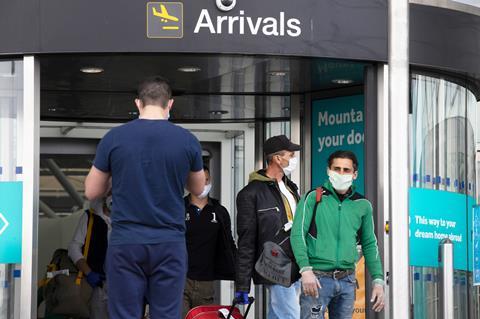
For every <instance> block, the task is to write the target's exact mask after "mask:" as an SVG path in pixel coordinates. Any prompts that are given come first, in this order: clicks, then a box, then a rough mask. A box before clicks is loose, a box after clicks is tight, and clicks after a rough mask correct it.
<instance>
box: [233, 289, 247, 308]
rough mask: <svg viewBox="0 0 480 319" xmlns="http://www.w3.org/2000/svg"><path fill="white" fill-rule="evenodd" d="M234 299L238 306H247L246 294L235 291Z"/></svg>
mask: <svg viewBox="0 0 480 319" xmlns="http://www.w3.org/2000/svg"><path fill="white" fill-rule="evenodd" d="M235 299H236V301H237V303H238V304H240V305H248V292H245V291H237V292H236V293H235Z"/></svg>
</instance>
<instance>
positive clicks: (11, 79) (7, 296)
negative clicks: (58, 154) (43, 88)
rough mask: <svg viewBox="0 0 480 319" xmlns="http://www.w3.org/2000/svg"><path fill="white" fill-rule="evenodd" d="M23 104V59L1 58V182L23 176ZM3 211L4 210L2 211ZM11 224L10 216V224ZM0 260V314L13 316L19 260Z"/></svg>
mask: <svg viewBox="0 0 480 319" xmlns="http://www.w3.org/2000/svg"><path fill="white" fill-rule="evenodd" d="M22 108H23V63H22V61H0V183H10V182H16V181H21V180H22V179H21V174H22V167H21V164H19V163H21V157H22V147H21V146H20V145H21V139H22V120H23V117H22ZM0 210H1V209H0ZM3 214H7V213H5V212H3ZM5 218H10V217H9V216H6V217H5ZM12 224H13V222H12V220H10V226H12ZM20 224H21V222H20ZM4 226H5V224H4V221H3V220H2V219H0V229H4V231H5V232H4V234H6V233H7V231H10V230H11V229H12V228H11V227H10V229H8V228H4ZM20 227H21V225H20ZM20 238H21V236H20ZM4 244H5V242H0V251H3V252H6V251H7V250H10V249H12V248H11V247H7V248H5V247H4V246H2V245H4ZM0 255H1V256H2V258H4V257H5V256H4V255H3V254H0ZM15 255H17V254H15ZM9 258H10V257H8V259H9ZM15 259H18V258H15ZM2 262H4V261H3V260H0V314H2V315H1V316H0V317H5V318H13V313H14V301H15V300H14V296H15V290H19V289H20V281H19V280H15V279H14V271H15V270H17V269H18V270H19V269H20V264H12V263H9V264H5V263H3V264H2Z"/></svg>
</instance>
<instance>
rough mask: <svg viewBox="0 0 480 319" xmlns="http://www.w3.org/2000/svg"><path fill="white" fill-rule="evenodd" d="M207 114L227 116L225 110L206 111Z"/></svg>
mask: <svg viewBox="0 0 480 319" xmlns="http://www.w3.org/2000/svg"><path fill="white" fill-rule="evenodd" d="M208 113H210V114H212V115H224V114H228V111H225V110H212V111H208Z"/></svg>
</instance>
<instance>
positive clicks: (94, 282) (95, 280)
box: [86, 271, 105, 288]
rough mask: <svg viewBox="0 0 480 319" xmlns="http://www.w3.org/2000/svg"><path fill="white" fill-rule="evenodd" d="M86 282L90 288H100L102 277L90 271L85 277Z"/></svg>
mask: <svg viewBox="0 0 480 319" xmlns="http://www.w3.org/2000/svg"><path fill="white" fill-rule="evenodd" d="M86 279H87V282H88V284H89V285H90V286H92V288H95V287H101V286H102V285H103V279H105V278H104V276H102V275H100V274H99V273H98V272H94V271H91V272H89V273H88V275H87V276H86Z"/></svg>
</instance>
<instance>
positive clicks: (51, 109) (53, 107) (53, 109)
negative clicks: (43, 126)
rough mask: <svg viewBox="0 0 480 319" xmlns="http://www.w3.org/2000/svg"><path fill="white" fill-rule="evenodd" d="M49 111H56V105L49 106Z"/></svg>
mask: <svg viewBox="0 0 480 319" xmlns="http://www.w3.org/2000/svg"><path fill="white" fill-rule="evenodd" d="M48 111H49V112H56V111H57V108H56V107H55V106H51V107H49V108H48Z"/></svg>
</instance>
